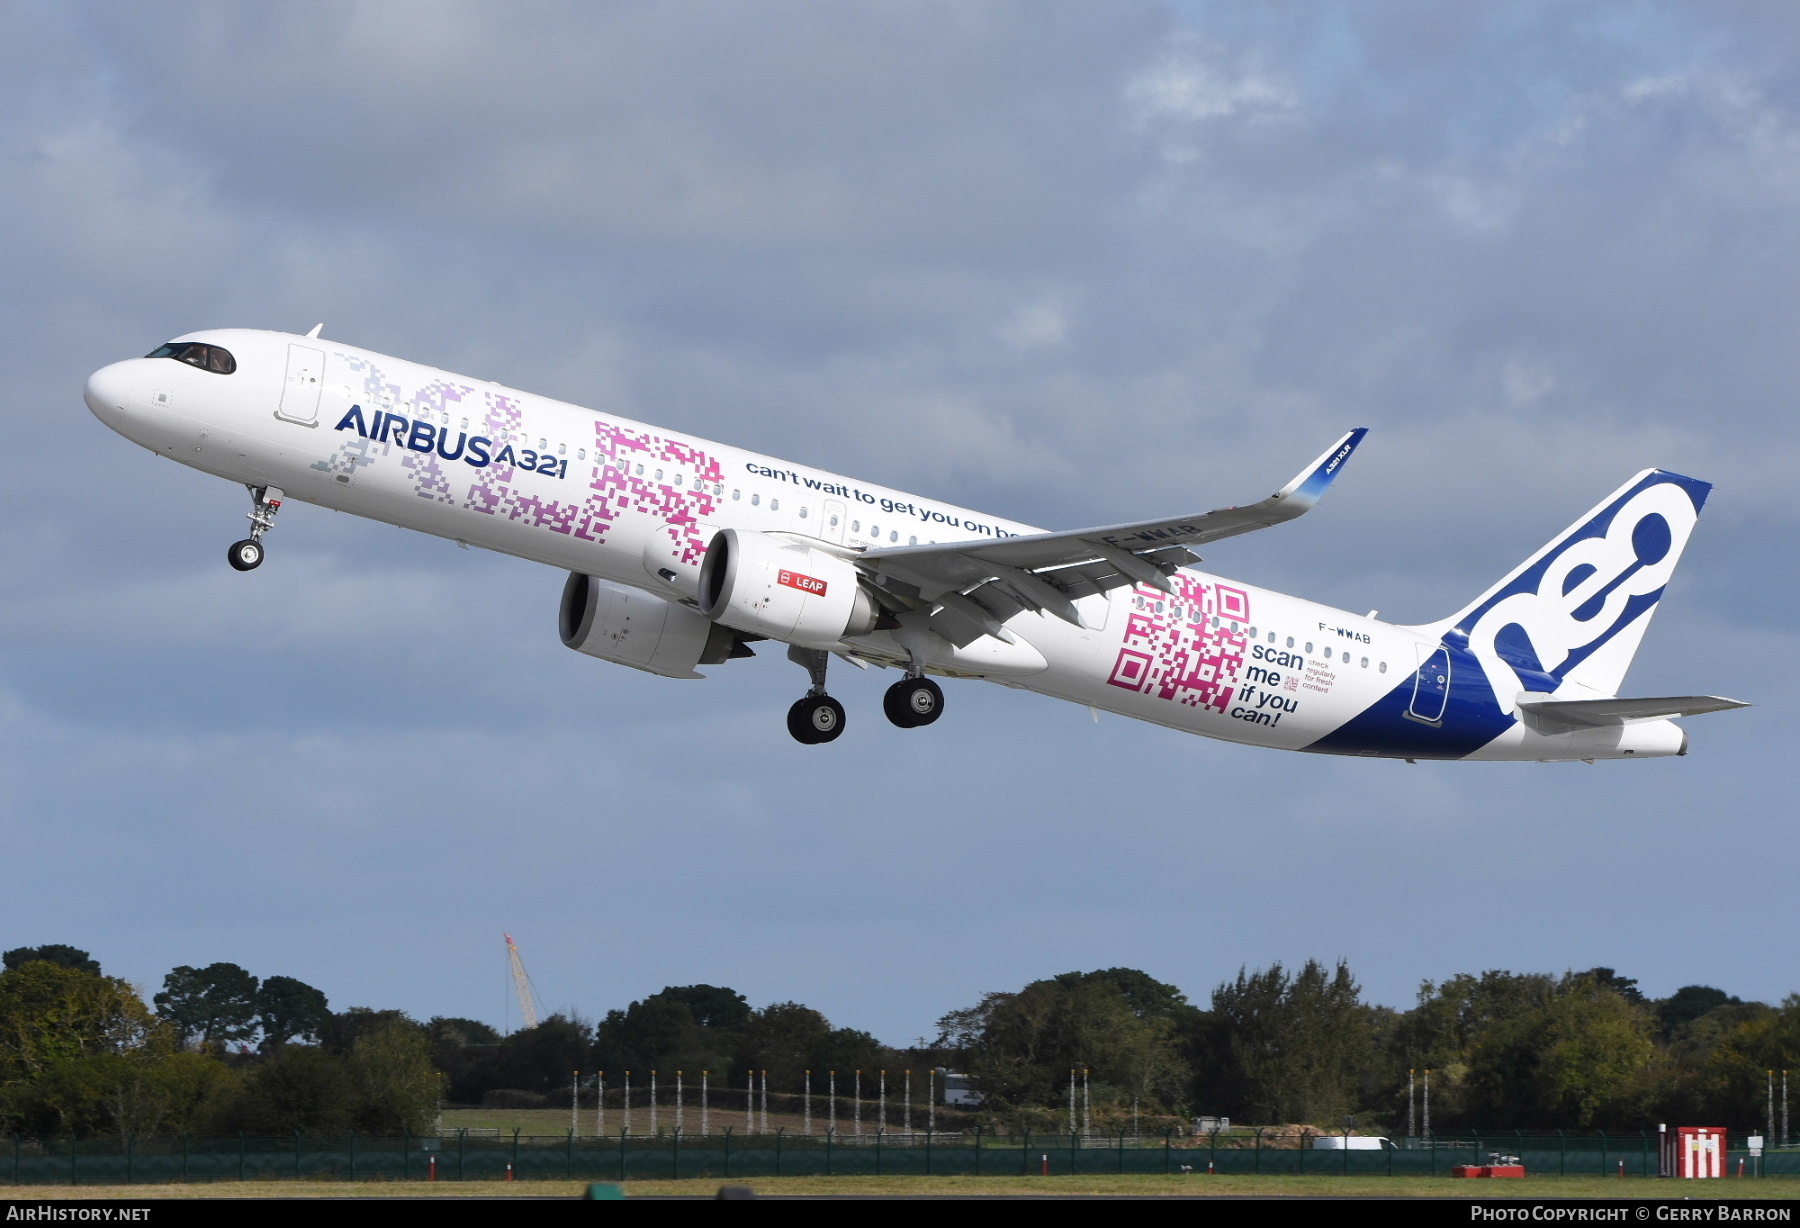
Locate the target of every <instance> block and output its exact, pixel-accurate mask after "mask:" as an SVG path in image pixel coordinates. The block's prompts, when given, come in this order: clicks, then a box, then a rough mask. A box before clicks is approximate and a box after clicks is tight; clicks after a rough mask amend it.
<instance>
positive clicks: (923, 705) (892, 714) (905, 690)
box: [881, 678, 944, 729]
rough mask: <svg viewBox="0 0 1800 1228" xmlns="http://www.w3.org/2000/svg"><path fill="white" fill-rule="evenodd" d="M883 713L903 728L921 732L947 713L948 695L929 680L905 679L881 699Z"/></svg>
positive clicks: (888, 690)
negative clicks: (920, 729) (922, 727)
mask: <svg viewBox="0 0 1800 1228" xmlns="http://www.w3.org/2000/svg"><path fill="white" fill-rule="evenodd" d="M881 710H882V711H883V712H885V713H886V714H887V718H888V720H890V721H892V722H893V723H894V724H896V725H898V726H900V728H902V729H917V728H919V727H920V726H922V725H929V724H931V722H933V721H935V720H937V718H938V717H940V716H942V715H943V714H944V692H943V690H942V689H941V688H939V686H938V684H937V683H935V682H933V681H932V680H931V679H929V678H902V679H901V680H900V681H898V682H896V683H895V684H894V685H893V686H891V687H889V688H888V689H887V693H886V694H884V695H883V696H882V697H881Z"/></svg>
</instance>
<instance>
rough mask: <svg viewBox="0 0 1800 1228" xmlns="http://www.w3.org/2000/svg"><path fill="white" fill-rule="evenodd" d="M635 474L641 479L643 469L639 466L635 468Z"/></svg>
mask: <svg viewBox="0 0 1800 1228" xmlns="http://www.w3.org/2000/svg"><path fill="white" fill-rule="evenodd" d="M636 473H637V475H638V476H639V477H640V478H641V477H643V476H644V467H643V466H642V465H639V466H638V467H637V470H636Z"/></svg>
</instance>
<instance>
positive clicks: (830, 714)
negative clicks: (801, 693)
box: [787, 695, 844, 746]
mask: <svg viewBox="0 0 1800 1228" xmlns="http://www.w3.org/2000/svg"><path fill="white" fill-rule="evenodd" d="M787 725H788V732H789V733H791V734H793V735H794V741H796V742H799V743H800V744H801V745H803V746H818V745H819V744H820V743H822V742H829V741H831V740H832V739H834V738H836V737H837V736H838V735H839V734H840V733H842V732H844V705H843V704H841V703H839V702H838V701H837V700H835V699H833V698H832V697H831V696H829V695H816V696H815V695H808V696H807V697H806V698H805V699H802V700H800V701H799V702H798V703H796V704H795V705H794V706H793V707H791V708H789V709H788V717H787Z"/></svg>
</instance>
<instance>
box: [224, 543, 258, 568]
mask: <svg viewBox="0 0 1800 1228" xmlns="http://www.w3.org/2000/svg"><path fill="white" fill-rule="evenodd" d="M225 561H226V562H228V563H230V564H231V565H232V567H233V568H235V569H236V570H238V571H255V570H256V569H257V568H258V567H261V566H262V561H263V548H262V543H261V542H257V541H251V540H250V539H249V538H247V537H246V538H245V539H244V540H243V541H241V542H232V543H231V548H230V549H228V550H227V551H226V552H225Z"/></svg>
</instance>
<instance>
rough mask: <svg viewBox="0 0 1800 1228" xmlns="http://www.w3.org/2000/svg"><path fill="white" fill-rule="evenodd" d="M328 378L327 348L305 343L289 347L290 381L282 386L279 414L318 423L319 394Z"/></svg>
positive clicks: (294, 420) (283, 417)
mask: <svg viewBox="0 0 1800 1228" xmlns="http://www.w3.org/2000/svg"><path fill="white" fill-rule="evenodd" d="M324 381H325V353H324V351H322V350H315V349H313V348H311V347H310V346H305V345H290V346H288V360H287V380H286V381H285V382H284V383H283V384H282V385H281V407H280V408H279V409H277V410H276V411H275V416H276V417H277V418H280V419H281V420H282V421H284V422H299V423H303V424H304V425H306V426H317V425H318V422H319V393H320V392H321V391H322V390H323V388H324Z"/></svg>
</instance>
